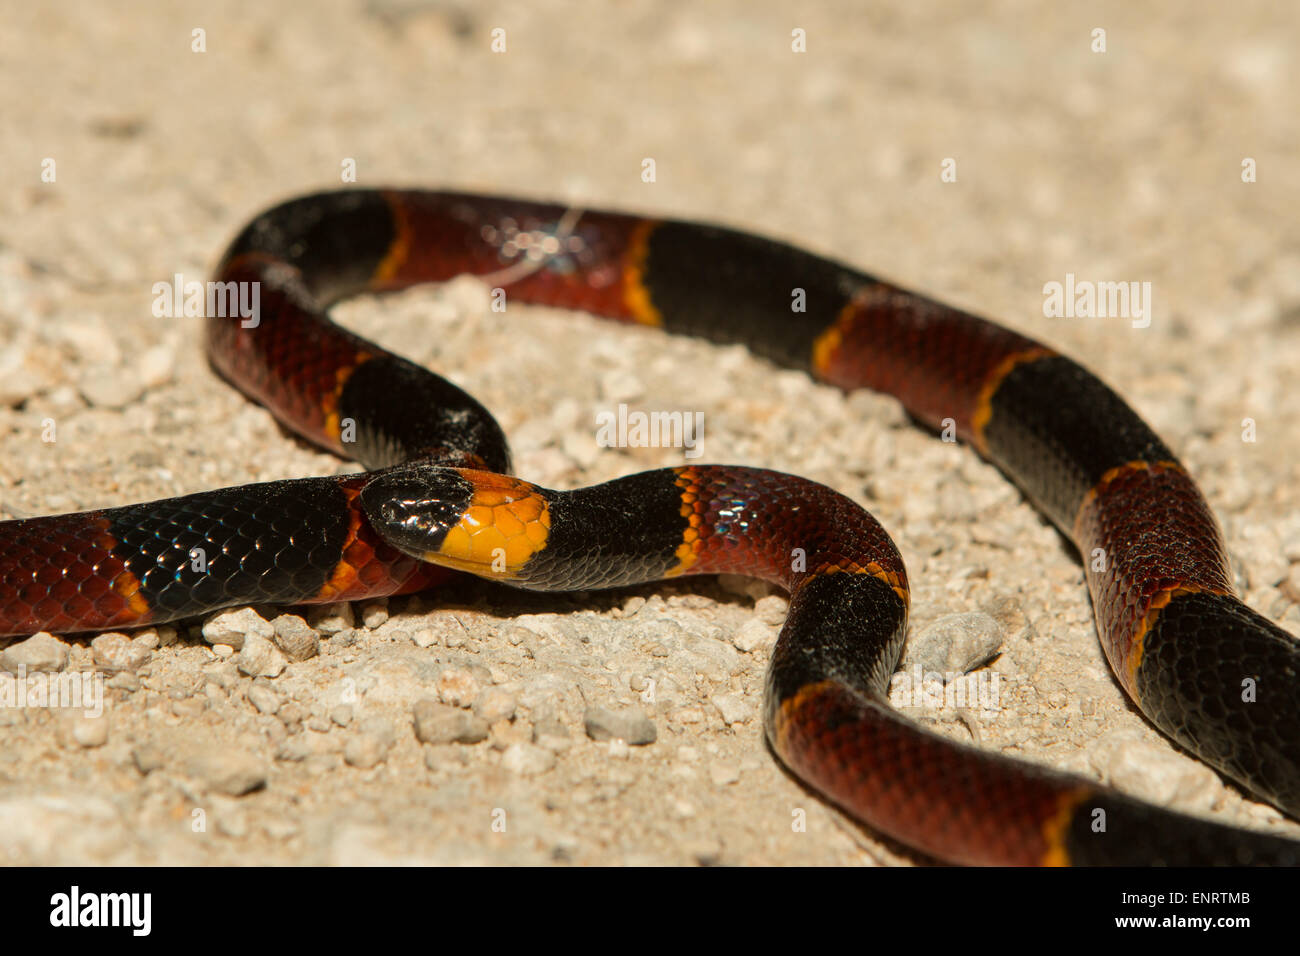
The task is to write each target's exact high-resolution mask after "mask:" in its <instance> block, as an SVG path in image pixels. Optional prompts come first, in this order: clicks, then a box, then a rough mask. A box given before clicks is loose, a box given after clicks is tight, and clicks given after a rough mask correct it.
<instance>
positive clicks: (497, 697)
mask: <svg viewBox="0 0 1300 956" xmlns="http://www.w3.org/2000/svg"><path fill="white" fill-rule="evenodd" d="M515 706H516V705H515V698H514V695H512V694H510V693H509V692H508V691H505V690H502V689H501V688H500V687H489V688H487V689H486V690H484V691H483V692H482V693H481V694H479V695H478V697H477V698H476V699H475V700H474V713H475V714H477V715H478V716H480V717H482V718H483V719H484V720H486V721H487V722H488V723H489V724H495V723H496V722H497V721H499V720H509V719H510V718H511V717H513V716H514V715H515Z"/></svg>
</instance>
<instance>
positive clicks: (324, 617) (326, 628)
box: [311, 601, 356, 635]
mask: <svg viewBox="0 0 1300 956" xmlns="http://www.w3.org/2000/svg"><path fill="white" fill-rule="evenodd" d="M311 624H312V627H314V628H315V629H316V630H318V631H320V633H322V634H325V635H331V634H338V633H340V632H342V631H347V630H350V629H352V628H353V627H355V626H356V617H355V616H354V615H353V613H352V605H351V604H349V603H348V602H346V601H340V602H339V603H337V604H327V605H325V606H324V607H319V608H316V609H315V610H314V611H313V612H312V615H311Z"/></svg>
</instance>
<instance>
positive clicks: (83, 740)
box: [71, 714, 108, 749]
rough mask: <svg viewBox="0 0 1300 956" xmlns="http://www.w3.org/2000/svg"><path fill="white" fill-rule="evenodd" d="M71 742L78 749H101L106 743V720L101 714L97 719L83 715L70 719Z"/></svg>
mask: <svg viewBox="0 0 1300 956" xmlns="http://www.w3.org/2000/svg"><path fill="white" fill-rule="evenodd" d="M71 736H72V740H73V741H74V742H75V743H76V744H77V746H79V747H85V748H86V749H90V748H91V747H102V746H104V744H106V743H108V718H107V717H105V716H104V715H103V714H100V715H99V716H98V717H86V716H84V715H82V716H78V717H74V718H72V727H71Z"/></svg>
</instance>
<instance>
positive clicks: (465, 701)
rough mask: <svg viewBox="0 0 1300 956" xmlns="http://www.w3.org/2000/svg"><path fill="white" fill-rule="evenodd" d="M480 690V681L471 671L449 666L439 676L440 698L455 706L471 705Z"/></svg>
mask: <svg viewBox="0 0 1300 956" xmlns="http://www.w3.org/2000/svg"><path fill="white" fill-rule="evenodd" d="M478 690H479V685H478V681H477V680H476V679H475V678H474V675H473V674H471V673H470V672H469V671H463V670H459V669H457V668H454V667H449V668H448V669H447V670H445V671H443V672H442V674H441V675H439V677H438V699H439V700H441V701H442V702H443V703H444V704H450V705H451V706H453V707H468V706H470V705H471V704H472V703H474V698H475V697H477V696H478Z"/></svg>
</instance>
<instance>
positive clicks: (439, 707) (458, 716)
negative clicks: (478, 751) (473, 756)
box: [412, 700, 488, 744]
mask: <svg viewBox="0 0 1300 956" xmlns="http://www.w3.org/2000/svg"><path fill="white" fill-rule="evenodd" d="M412 713H413V715H414V717H415V737H416V739H417V740H419V741H420V742H422V743H426V744H476V743H479V742H480V741H483V740H486V739H487V736H488V723H487V721H486V720H484V719H483V718H481V717H476V716H474V715H473V714H469V713H466V712H465V711H463V710H460V709H458V708H456V707H448V706H447V705H445V704H439V703H438V702H436V701H432V700H420V701H416V703H415V707H414V709H413V711H412Z"/></svg>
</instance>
